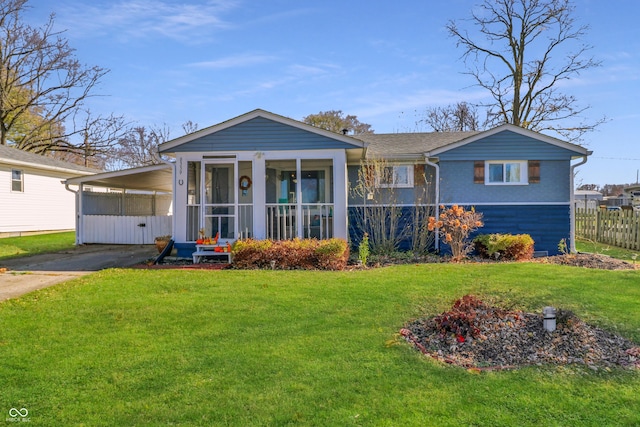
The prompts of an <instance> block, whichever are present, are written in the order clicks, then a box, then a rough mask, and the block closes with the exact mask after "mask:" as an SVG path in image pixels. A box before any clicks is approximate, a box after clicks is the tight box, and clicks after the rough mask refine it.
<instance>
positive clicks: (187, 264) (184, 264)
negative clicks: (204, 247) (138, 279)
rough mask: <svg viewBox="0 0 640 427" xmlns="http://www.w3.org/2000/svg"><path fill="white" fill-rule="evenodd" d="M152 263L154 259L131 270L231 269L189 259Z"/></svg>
mask: <svg viewBox="0 0 640 427" xmlns="http://www.w3.org/2000/svg"><path fill="white" fill-rule="evenodd" d="M154 261H155V259H150V260H147V261H146V262H144V263H142V264H137V265H134V266H133V268H138V269H145V270H224V269H227V268H230V267H231V264H228V263H226V262H219V261H215V260H211V259H204V260H203V261H202V262H200V263H199V264H194V263H193V260H191V259H190V258H178V257H166V258H165V259H164V260H163V262H162V263H161V264H154V263H153V262H154Z"/></svg>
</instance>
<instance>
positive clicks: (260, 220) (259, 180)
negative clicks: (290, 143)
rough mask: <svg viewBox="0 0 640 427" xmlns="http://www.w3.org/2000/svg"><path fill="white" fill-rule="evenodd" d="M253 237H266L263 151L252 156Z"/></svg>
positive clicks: (265, 189)
mask: <svg viewBox="0 0 640 427" xmlns="http://www.w3.org/2000/svg"><path fill="white" fill-rule="evenodd" d="M252 163H253V166H252V172H253V238H254V239H266V238H267V207H266V203H267V180H266V178H265V177H266V176H267V167H266V165H265V159H264V155H263V153H256V154H255V155H254V157H253V162H252Z"/></svg>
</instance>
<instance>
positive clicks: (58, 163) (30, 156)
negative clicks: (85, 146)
mask: <svg viewBox="0 0 640 427" xmlns="http://www.w3.org/2000/svg"><path fill="white" fill-rule="evenodd" d="M3 161H5V162H8V163H11V162H12V161H13V162H21V163H31V164H32V165H34V167H38V166H39V167H41V168H43V169H67V170H69V171H77V172H79V173H80V174H83V175H84V174H85V173H87V172H90V173H97V172H102V171H100V170H97V169H92V168H87V167H84V166H80V165H76V164H74V163H69V162H65V161H62V160H58V159H53V158H51V157H46V156H42V155H40V154H35V153H29V152H27V151H23V150H19V149H17V148H14V147H8V146H6V145H0V163H2V162H3Z"/></svg>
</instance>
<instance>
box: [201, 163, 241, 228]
mask: <svg viewBox="0 0 640 427" xmlns="http://www.w3.org/2000/svg"><path fill="white" fill-rule="evenodd" d="M204 168H205V169H204V180H205V182H204V185H205V187H204V188H205V212H204V232H205V235H206V236H215V235H216V234H218V233H220V238H221V239H235V165H234V164H232V163H224V164H218V163H215V164H205V166H204Z"/></svg>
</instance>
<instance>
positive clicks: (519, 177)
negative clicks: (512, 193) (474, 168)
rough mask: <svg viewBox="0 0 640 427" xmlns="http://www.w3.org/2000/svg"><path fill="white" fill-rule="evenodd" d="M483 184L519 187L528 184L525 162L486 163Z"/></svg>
mask: <svg viewBox="0 0 640 427" xmlns="http://www.w3.org/2000/svg"><path fill="white" fill-rule="evenodd" d="M484 170H485V177H484V182H485V184H488V185H521V184H527V183H528V176H527V170H528V168H527V162H526V161H511V160H509V161H487V162H486V167H485V169H484Z"/></svg>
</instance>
